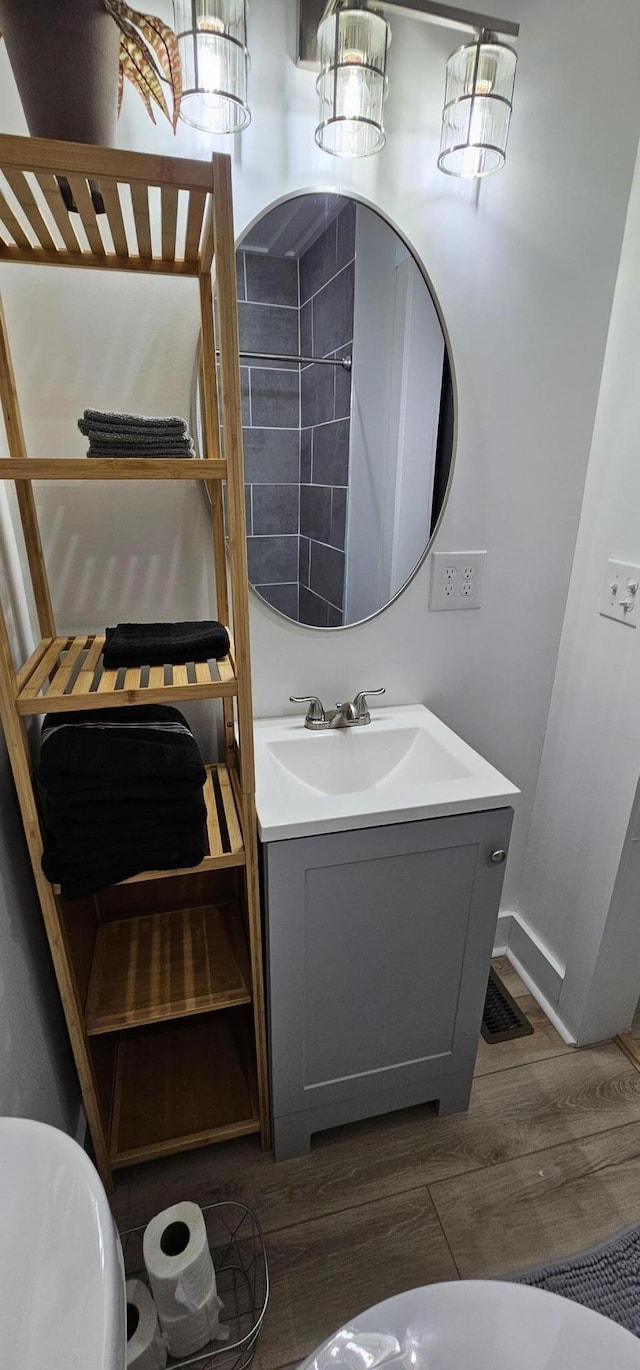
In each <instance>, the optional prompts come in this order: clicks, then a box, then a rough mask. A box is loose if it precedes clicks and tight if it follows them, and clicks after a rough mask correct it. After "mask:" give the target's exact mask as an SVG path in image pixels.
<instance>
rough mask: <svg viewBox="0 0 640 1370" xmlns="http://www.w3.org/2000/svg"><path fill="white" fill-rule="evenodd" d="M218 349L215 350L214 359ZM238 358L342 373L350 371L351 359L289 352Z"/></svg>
mask: <svg viewBox="0 0 640 1370" xmlns="http://www.w3.org/2000/svg"><path fill="white" fill-rule="evenodd" d="M219 356H220V349H219V348H216V357H219ZM238 356H239V357H253V359H254V361H262V362H309V363H313V364H314V365H315V366H341V367H342V370H343V371H350V370H351V362H352V359H351V357H293V356H292V355H291V353H290V352H239V353H238Z"/></svg>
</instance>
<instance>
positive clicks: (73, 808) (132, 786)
mask: <svg viewBox="0 0 640 1370" xmlns="http://www.w3.org/2000/svg"><path fill="white" fill-rule="evenodd" d="M201 794H202V782H201V780H200V779H198V780H196V781H193V780H180V779H178V778H177V777H174V778H173V779H170V780H161V779H159V778H158V777H154V776H152V777H150V778H149V780H147V781H146V782H145V781H144V780H138V779H135V778H134V779H128V778H127V777H126V776H123V777H122V779H121V780H106V779H102V778H100V779H99V780H90V779H88V777H87V776H76V775H72V774H71V773H69V774H67V773H66V772H65V771H60V772H59V774H58V775H56V777H55V784H54V785H53V786H50V787H49V789H48V790H47V805H48V808H49V809H53V810H58V809H62V810H64V812H65V813H69V814H74V813H76V812H78V813H85V812H86V810H87V808H88V807H89V808H92V807H93V806H94V805H95V804H104V805H105V806H107V805H108V806H109V808H114V809H116V811H117V809H118V806H119V805H129V804H135V803H136V801H137V800H143V801H145V803H151V804H155V803H158V804H165V803H166V804H173V803H174V801H175V802H176V803H179V802H187V803H188V802H189V801H190V800H191V799H192V798H193V797H194V795H201ZM136 807H137V804H136Z"/></svg>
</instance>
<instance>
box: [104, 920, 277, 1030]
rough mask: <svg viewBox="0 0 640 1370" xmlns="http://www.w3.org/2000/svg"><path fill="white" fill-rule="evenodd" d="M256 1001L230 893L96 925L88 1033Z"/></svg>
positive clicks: (240, 928)
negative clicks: (216, 899) (199, 903)
mask: <svg viewBox="0 0 640 1370" xmlns="http://www.w3.org/2000/svg"><path fill="white" fill-rule="evenodd" d="M249 1003H251V971H250V968H249V959H248V955H247V947H246V943H245V939H244V930H243V925H242V915H241V912H240V906H239V904H237V903H235V902H234V901H233V900H229V901H227V902H226V903H224V904H211V905H204V906H198V907H196V908H180V909H171V910H169V911H167V912H164V913H152V914H146V915H144V916H143V917H137V918H116V919H114V920H113V921H112V922H106V923H102V924H101V925H100V927H99V928H98V932H97V936H96V943H95V950H94V955H93V964H92V967H91V977H90V980H89V989H88V992H87V1003H86V1010H85V1022H86V1027H87V1032H88V1033H89V1035H90V1036H91V1035H94V1034H97V1033H102V1032H115V1031H118V1030H120V1029H121V1028H134V1027H141V1026H142V1025H143V1024H145V1023H160V1022H167V1021H168V1020H169V1019H172V1018H186V1017H188V1016H191V1015H193V1014H196V1013H209V1012H212V1011H214V1010H220V1009H225V1008H232V1007H234V1006H236V1005H237V1004H249Z"/></svg>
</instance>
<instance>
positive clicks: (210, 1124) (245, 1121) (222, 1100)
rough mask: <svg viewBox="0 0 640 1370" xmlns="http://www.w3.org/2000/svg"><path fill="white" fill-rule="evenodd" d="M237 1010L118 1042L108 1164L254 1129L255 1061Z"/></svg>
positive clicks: (132, 1035) (171, 1151)
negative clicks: (109, 1160)
mask: <svg viewBox="0 0 640 1370" xmlns="http://www.w3.org/2000/svg"><path fill="white" fill-rule="evenodd" d="M242 1015H243V1010H242V1009H240V1010H238V1009H231V1010H230V1011H229V1012H227V1013H220V1014H211V1015H210V1016H209V1017H207V1018H204V1019H199V1020H197V1021H192V1022H186V1023H173V1024H171V1025H168V1026H167V1027H164V1028H149V1029H146V1030H142V1031H141V1032H139V1033H124V1034H123V1035H122V1037H121V1039H120V1041H119V1043H118V1048H117V1057H116V1069H115V1087H114V1098H113V1113H112V1120H111V1143H110V1152H111V1163H112V1165H113V1166H114V1168H117V1167H118V1166H123V1165H130V1164H132V1163H135V1162H137V1161H147V1160H151V1159H152V1158H153V1157H155V1156H170V1155H172V1154H174V1153H175V1152H177V1151H186V1150H189V1149H190V1148H192V1147H197V1146H205V1145H207V1144H208V1143H211V1142H218V1141H226V1140H227V1139H229V1138H231V1137H245V1136H248V1135H249V1133H252V1132H259V1131H260V1120H259V1117H258V1106H257V1097H256V1096H257V1086H256V1067H255V1059H254V1055H253V1048H252V1046H251V1044H250V1041H249V1033H248V1032H247V1031H246V1025H245V1023H244V1021H243V1018H242Z"/></svg>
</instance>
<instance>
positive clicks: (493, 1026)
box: [482, 969, 533, 1046]
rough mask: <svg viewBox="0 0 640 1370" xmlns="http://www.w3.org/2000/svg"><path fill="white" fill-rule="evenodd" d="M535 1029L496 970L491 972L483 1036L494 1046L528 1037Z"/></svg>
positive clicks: (484, 1013) (483, 1016)
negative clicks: (496, 1043)
mask: <svg viewBox="0 0 640 1370" xmlns="http://www.w3.org/2000/svg"><path fill="white" fill-rule="evenodd" d="M532 1032H533V1028H532V1026H531V1023H530V1022H529V1020H528V1018H525V1016H524V1013H523V1012H522V1010H521V1009H520V1008H518V1005H517V1003H516V1001H515V999H512V997H511V995H510V994H509V991H508V989H505V986H504V985H503V983H502V980H501V979H500V976H499V975H496V972H495V970H493V969H491V970H490V971H489V984H488V985H487V997H486V999H485V1001H484V1012H483V1014H482V1036H483V1037H484V1040H485V1042H488V1043H489V1045H490V1046H493V1045H494V1043H495V1042H510V1041H511V1039H512V1038H513V1037H528V1036H529V1035H530V1034H531V1033H532Z"/></svg>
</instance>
